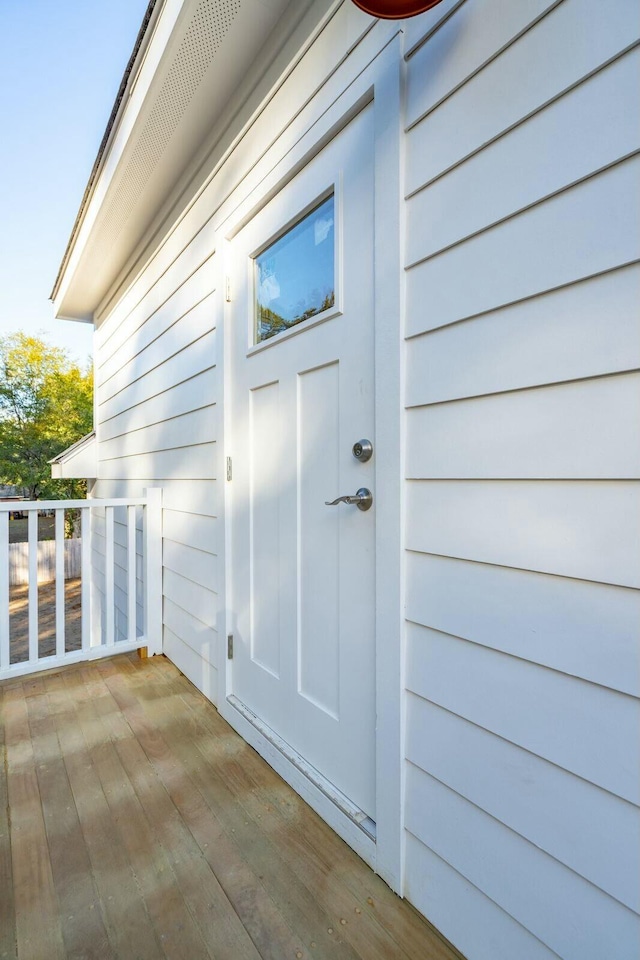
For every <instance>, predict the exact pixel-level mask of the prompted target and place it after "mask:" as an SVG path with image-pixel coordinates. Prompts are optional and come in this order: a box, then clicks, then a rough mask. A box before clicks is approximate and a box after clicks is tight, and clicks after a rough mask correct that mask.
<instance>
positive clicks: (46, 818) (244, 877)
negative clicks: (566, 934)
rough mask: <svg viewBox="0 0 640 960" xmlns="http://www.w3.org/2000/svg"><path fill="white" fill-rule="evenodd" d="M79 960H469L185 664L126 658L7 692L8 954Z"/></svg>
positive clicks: (3, 882)
mask: <svg viewBox="0 0 640 960" xmlns="http://www.w3.org/2000/svg"><path fill="white" fill-rule="evenodd" d="M2 761H4V762H2ZM65 957H66V958H70V957H73V958H115V957H118V958H123V960H133V958H136V960H138V958H139V960H156V958H164V957H166V958H184V960H199V958H216V960H258V958H263V960H288V958H291V960H302V958H305V960H311V958H314V960H454V958H456V957H459V954H457V953H456V952H455V951H454V950H452V949H451V948H450V947H449V946H448V945H447V944H446V943H445V942H444V941H443V940H441V939H440V937H439V935H438V934H437V933H436V932H434V930H433V929H432V928H431V927H430V926H429V925H428V924H426V923H425V922H424V921H423V920H422V919H421V917H420V916H419V915H418V914H417V913H416V912H415V911H414V910H413V909H412V908H411V907H410V905H409V904H407V903H405V902H403V901H402V900H400V899H399V898H398V897H396V896H395V895H394V894H393V893H392V892H391V891H390V890H389V888H388V887H387V886H386V885H385V884H384V883H383V881H381V880H380V879H379V878H378V877H376V876H375V875H374V874H373V873H372V872H371V870H369V868H368V867H367V866H366V865H365V864H364V863H363V862H362V861H361V860H360V859H359V858H358V857H357V856H356V854H354V853H353V852H352V851H351V850H350V849H349V848H348V847H347V846H346V845H345V844H344V843H343V842H342V841H341V840H340V839H339V838H338V837H337V836H336V835H335V834H334V833H333V832H332V831H331V830H330V829H329V827H327V826H326V825H325V824H324V823H323V821H322V820H320V819H319V817H317V816H316V815H315V814H314V813H313V811H312V810H311V809H310V808H309V807H308V806H307V805H306V804H305V803H304V801H303V800H301V799H300V798H299V797H298V796H297V795H296V794H295V793H294V792H293V791H292V790H291V789H290V788H289V787H288V786H287V785H286V784H285V783H284V782H283V781H282V780H281V779H280V778H279V777H278V775H277V774H276V773H274V772H273V770H271V768H270V767H269V766H268V765H267V764H266V763H265V762H264V761H263V760H262V759H261V758H260V757H259V756H258V755H257V754H256V753H255V752H254V750H252V749H251V747H249V746H248V745H247V744H246V743H244V741H243V740H242V739H241V738H240V737H239V736H238V735H237V734H236V733H235V732H234V731H233V730H232V729H231V728H230V727H229V726H228V725H227V724H226V723H225V721H224V720H222V718H221V717H220V716H219V715H218V712H217V711H216V709H215V708H214V707H213V706H212V705H211V704H210V703H209V702H208V701H207V700H206V699H205V698H204V697H202V696H201V695H200V694H199V693H198V691H197V690H196V689H195V688H194V687H193V686H192V685H191V684H190V683H189V681H188V680H186V679H185V678H184V677H183V676H182V675H181V674H180V673H179V671H178V670H177V669H176V668H175V667H174V666H173V664H172V663H170V662H169V661H168V660H166V659H165V658H164V657H155V658H153V659H150V660H139V659H138V658H137V657H136V656H135V655H122V656H119V657H114V658H112V659H110V660H102V661H97V662H95V663H92V664H78V665H75V666H70V667H66V668H64V669H62V670H59V671H58V672H56V673H50V674H44V675H41V676H38V677H31V678H29V677H27V678H23V679H21V680H9V681H6V682H4V683H0V958H3V960H5V958H7V960H16V958H18V960H56V958H65Z"/></svg>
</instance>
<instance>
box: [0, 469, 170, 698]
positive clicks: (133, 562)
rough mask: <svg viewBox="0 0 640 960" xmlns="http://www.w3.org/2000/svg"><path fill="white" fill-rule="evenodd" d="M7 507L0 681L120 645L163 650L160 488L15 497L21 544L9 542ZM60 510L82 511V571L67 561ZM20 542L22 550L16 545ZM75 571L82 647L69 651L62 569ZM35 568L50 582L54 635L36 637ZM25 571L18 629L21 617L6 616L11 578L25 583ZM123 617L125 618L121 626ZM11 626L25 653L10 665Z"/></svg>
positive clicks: (0, 521) (1, 557)
mask: <svg viewBox="0 0 640 960" xmlns="http://www.w3.org/2000/svg"><path fill="white" fill-rule="evenodd" d="M125 508H126V510H125ZM138 508H140V512H138ZM11 509H12V508H11V507H9V505H8V504H0V681H1V680H5V679H7V678H9V677H21V676H25V675H27V674H30V673H37V672H38V671H40V670H49V669H52V668H54V667H58V666H62V665H63V664H64V663H77V662H80V661H84V660H93V659H95V658H96V657H104V656H112V655H113V654H114V653H115V652H116V651H123V652H124V651H129V650H135V649H136V648H140V647H145V646H146V647H148V649H149V653H151V654H155V653H161V652H162V490H161V489H153V488H152V489H150V490H149V491H148V492H147V495H146V496H143V497H131V498H129V497H114V498H104V499H103V498H96V499H95V500H48V501H39V502H36V501H21V502H20V506H19V509H20V510H21V512H23V513H24V514H26V516H27V537H26V542H25V543H22V542H21V543H17V544H14V545H10V544H9V531H10V522H9V521H10V515H11ZM13 509H15V507H14V508H13ZM66 510H79V511H80V517H81V542H80V568H81V570H80V571H78V569H77V568H76V567H74V569H73V573H71V569H70V567H69V559H70V551H69V550H68V547H69V541H67V540H65V536H64V521H65V516H66V514H65V511H66ZM118 510H120V511H123V512H124V513H125V514H126V522H124V521H123V524H122V528H123V529H124V527H125V526H126V536H125V537H124V540H123V541H122V542H121V540H120V536H119V533H120V529H121V527H120V522H119V520H118V525H117V526H116V511H118ZM43 511H50V512H51V513H52V514H53V515H54V517H55V523H54V533H55V536H54V539H53V540H50V541H46V542H45V544H44V547H43V546H42V544H40V542H39V539H38V535H39V529H38V528H39V515H40V513H41V512H43ZM103 511H104V531H103V527H102V512H103ZM98 512H99V513H100V514H101V516H100V517H99V518H98V519H99V524H100V525H99V528H98V527H97V526H96V513H98ZM141 514H142V521H143V534H142V536H143V548H142V559H140V557H139V555H138V550H137V548H138V546H139V541H138V532H139V531H138V528H137V526H136V524H137V521H139V520H140V517H141ZM118 516H119V515H118ZM103 533H104V536H103ZM94 534H95V535H96V536H97V538H98V539H97V540H96V536H94ZM116 534H117V535H118V539H117V540H116ZM94 540H96V549H97V552H98V554H99V555H97V554H96V552H94V550H93V542H92V541H94ZM74 542H75V541H74ZM22 547H24V550H22V549H20V550H18V549H16V548H22ZM125 553H126V555H127V561H126V563H125V560H124V555H125ZM14 554H15V555H14ZM121 556H122V560H121V559H120V557H121ZM116 559H117V561H118V565H117V566H116ZM103 563H104V584H103V576H102V570H103ZM14 568H15V569H14ZM78 572H80V573H81V576H82V587H81V597H82V601H81V602H82V614H81V616H82V648H81V649H80V650H77V649H74V650H69V651H67V650H66V645H67V640H68V634H69V631H68V628H67V617H66V613H67V606H66V603H67V593H66V586H67V581H66V577H67V574H69V575H72V576H77V574H78ZM96 572H97V573H98V577H96ZM39 574H40V577H41V578H42V581H45V580H47V581H51V586H50V587H48V588H47V594H48V592H49V590H52V592H53V599H52V603H51V611H50V614H51V619H53V621H54V623H55V640H54V639H53V637H52V638H51V642H50V641H49V637H48V636H47V638H46V640H43V642H42V644H41V642H40V641H41V637H40V630H41V626H42V625H41V624H40V622H39V621H40V617H39V614H40V612H41V611H40V610H39V607H40V606H41V603H40V601H41V600H42V601H43V602H44V600H45V594H43V595H42V597H40V594H39V583H38V575H39ZM116 574H117V577H116ZM23 575H24V577H26V576H27V575H28V584H29V586H28V596H27V598H25V606H26V607H27V614H28V616H27V617H24V618H22V617H21V618H20V620H21V621H22V620H24V621H25V623H24V628H23V627H22V623H21V622H20V623H19V622H17V621H16V623H15V624H14V623H12V619H11V617H10V615H9V606H10V602H11V587H12V583H13V581H14V579H15V581H16V583H26V582H27V580H26V579H23ZM138 576H141V578H142V597H143V600H142V603H143V606H144V616H143V617H142V616H141V615H140V613H139V609H138V600H139V597H140V593H139V589H140V584H139V583H138ZM116 591H117V593H116ZM125 592H126V593H127V599H126V602H125V603H124V605H122V604H121V601H120V598H121V596H122V597H124V594H125ZM116 599H117V602H118V605H117V606H116ZM54 605H55V610H54ZM45 612H46V615H47V619H49V615H50V614H49V609H47V610H46V611H45V610H44V609H43V610H42V613H43V617H44V616H45ZM125 617H126V618H127V621H128V622H127V624H126V626H125V623H124V621H125ZM43 622H44V621H43ZM12 628H13V630H14V639H20V641H21V642H22V638H24V643H25V645H27V646H28V658H25V659H22V660H20V662H18V663H13V664H12V663H11V647H12V635H11V631H12ZM52 633H53V631H52ZM27 640H28V644H27ZM41 654H42V655H41Z"/></svg>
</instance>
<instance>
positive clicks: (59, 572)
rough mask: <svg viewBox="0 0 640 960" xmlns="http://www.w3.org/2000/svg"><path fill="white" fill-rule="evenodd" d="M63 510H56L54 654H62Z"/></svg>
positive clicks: (63, 629)
mask: <svg viewBox="0 0 640 960" xmlns="http://www.w3.org/2000/svg"><path fill="white" fill-rule="evenodd" d="M64 582H65V581H64V510H56V656H57V657H63V656H64V632H65V602H64Z"/></svg>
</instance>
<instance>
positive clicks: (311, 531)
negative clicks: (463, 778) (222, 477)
mask: <svg viewBox="0 0 640 960" xmlns="http://www.w3.org/2000/svg"><path fill="white" fill-rule="evenodd" d="M373 156H374V149H373V112H372V108H368V109H367V110H365V111H364V112H363V113H362V114H360V115H359V116H358V117H357V118H356V119H354V120H352V121H351V122H350V124H349V125H348V126H347V127H346V128H345V129H344V130H343V131H342V132H341V133H339V134H338V136H337V137H336V138H335V139H334V140H332V141H331V142H330V144H329V145H328V146H326V147H325V148H324V149H323V150H322V152H321V153H320V154H319V155H317V156H316V157H315V158H314V159H313V160H312V161H311V162H310V163H309V164H308V165H307V166H306V167H305V168H304V169H303V170H302V172H300V173H299V174H298V175H297V176H296V177H295V178H294V179H293V180H292V181H291V182H290V183H288V184H287V185H286V186H285V187H284V188H283V189H282V190H281V191H280V192H279V193H278V194H277V195H276V196H275V197H273V199H271V200H270V202H269V203H268V204H267V205H266V206H264V207H263V208H262V209H261V210H260V212H259V213H257V214H256V215H255V216H254V217H253V218H252V219H251V220H250V221H249V223H248V224H247V225H246V226H244V227H243V229H242V230H241V231H240V233H238V234H237V236H236V237H235V238H234V240H233V241H232V263H233V271H234V276H233V281H232V282H233V286H232V289H233V298H232V329H231V333H230V338H231V365H230V378H231V379H230V385H231V404H232V410H231V416H232V440H231V451H230V452H231V453H232V454H233V458H232V463H233V487H232V497H233V521H232V558H233V559H232V588H231V589H232V596H233V611H232V617H233V635H234V654H233V694H234V696H236V697H237V698H238V699H239V700H240V701H242V703H244V704H245V705H246V706H247V707H248V708H249V709H250V710H251V711H252V712H253V713H254V714H255V715H256V716H257V717H258V718H259V719H260V721H262V723H263V724H266V725H267V726H268V727H269V728H271V730H273V731H274V732H275V733H276V734H277V735H278V736H279V737H281V738H282V739H283V740H284V741H286V743H288V744H289V745H290V746H291V747H293V749H294V750H295V751H296V752H297V753H298V754H300V755H301V757H302V758H303V759H304V760H305V761H306V762H307V763H308V764H310V765H311V766H312V767H313V768H315V770H317V771H318V772H319V773H320V774H321V775H322V776H323V777H324V778H325V779H326V780H327V781H329V783H330V784H332V785H333V786H334V787H336V788H337V789H338V790H339V791H341V792H342V793H343V794H344V795H345V796H346V797H347V798H348V799H349V800H350V801H351V802H352V803H353V804H355V805H356V807H358V808H359V809H360V810H362V811H363V812H364V813H366V814H367V816H369V817H371V818H372V819H373V820H375V789H374V781H375V639H374V575H375V566H374V565H375V555H374V532H375V531H374V523H375V495H376V494H375V454H374V456H373V458H372V459H370V460H369V461H368V462H362V461H360V460H358V459H356V458H355V457H354V455H353V452H352V448H353V445H354V443H356V442H357V441H359V440H361V439H372V437H373V433H374V422H373V409H374V405H373V401H374V397H373V382H374V352H373V342H374V340H373ZM359 488H368V489H369V490H370V491H371V492H372V494H373V506H372V507H371V508H370V509H368V510H366V511H365V510H361V509H359V507H358V506H357V505H354V504H345V503H341V504H338V505H336V506H326V505H325V501H331V500H334V499H335V498H337V497H339V496H341V495H353V494H355V493H356V491H357V490H358V489H359Z"/></svg>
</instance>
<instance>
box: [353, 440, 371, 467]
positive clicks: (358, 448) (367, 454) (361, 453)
mask: <svg viewBox="0 0 640 960" xmlns="http://www.w3.org/2000/svg"><path fill="white" fill-rule="evenodd" d="M351 452H352V454H353V455H354V457H355V458H356V460H359V461H360V463H366V462H367V460H371V457H372V456H373V444H372V443H371V440H358V441H357V442H356V443H354V445H353V449H352V450H351Z"/></svg>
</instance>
